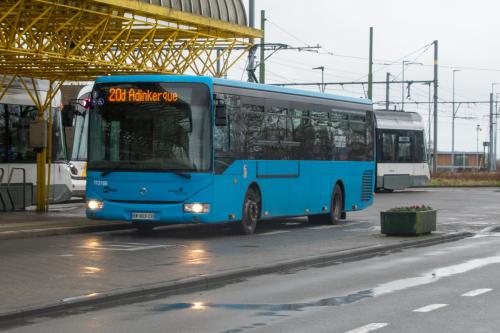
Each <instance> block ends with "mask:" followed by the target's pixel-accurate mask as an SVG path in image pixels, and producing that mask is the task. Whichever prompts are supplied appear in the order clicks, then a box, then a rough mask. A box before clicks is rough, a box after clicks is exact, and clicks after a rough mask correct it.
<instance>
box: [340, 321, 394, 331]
mask: <svg viewBox="0 0 500 333" xmlns="http://www.w3.org/2000/svg"><path fill="white" fill-rule="evenodd" d="M388 325H389V324H388V323H371V324H368V325H365V326H362V327H358V328H355V329H353V330H350V331H347V332H345V333H367V332H373V331H375V330H378V329H379V328H382V327H386V326H388Z"/></svg>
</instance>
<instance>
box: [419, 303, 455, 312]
mask: <svg viewBox="0 0 500 333" xmlns="http://www.w3.org/2000/svg"><path fill="white" fill-rule="evenodd" d="M445 306H448V304H431V305H427V306H424V307H422V308H419V309H416V310H413V312H431V311H434V310H437V309H440V308H444V307H445Z"/></svg>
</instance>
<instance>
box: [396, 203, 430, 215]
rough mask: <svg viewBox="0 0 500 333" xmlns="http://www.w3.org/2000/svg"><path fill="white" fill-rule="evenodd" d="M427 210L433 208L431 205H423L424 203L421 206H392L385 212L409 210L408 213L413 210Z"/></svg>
mask: <svg viewBox="0 0 500 333" xmlns="http://www.w3.org/2000/svg"><path fill="white" fill-rule="evenodd" d="M429 210H433V208H432V207H431V206H425V205H421V206H419V205H413V206H407V207H394V208H391V209H389V210H387V212H410V213H413V212H426V211H429Z"/></svg>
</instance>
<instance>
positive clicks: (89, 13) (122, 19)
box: [0, 0, 262, 212]
mask: <svg viewBox="0 0 500 333" xmlns="http://www.w3.org/2000/svg"><path fill="white" fill-rule="evenodd" d="M241 1H242V0H2V1H1V2H0V82H1V84H0V102H1V100H2V97H3V96H4V95H5V93H6V92H7V91H8V89H9V87H10V86H11V85H12V83H13V82H14V81H15V80H16V79H17V80H19V81H20V82H21V83H22V85H23V86H24V88H25V90H26V92H27V93H28V94H29V95H30V97H31V98H32V99H33V101H34V103H35V105H36V106H37V108H38V110H39V112H40V119H41V120H45V119H44V117H45V116H44V115H45V110H47V109H48V108H49V107H50V105H51V101H52V99H53V97H54V96H55V95H56V94H57V92H58V91H59V89H60V87H61V85H62V84H63V83H64V82H66V81H91V80H93V79H94V78H95V77H97V76H100V75H109V74H120V73H123V74H125V73H127V74H130V73H163V74H185V73H190V74H195V75H210V76H214V77H221V76H224V75H225V74H226V73H227V71H228V70H229V69H230V68H231V67H232V66H233V65H234V64H235V63H236V62H237V61H238V60H239V59H241V57H243V55H244V54H245V53H246V52H247V51H248V50H249V49H250V48H251V46H252V44H253V40H254V38H260V37H262V32H261V31H260V30H257V29H253V28H250V27H248V26H247V19H246V12H245V8H244V5H243V4H242V2H241ZM37 79H44V80H48V81H49V89H48V91H47V92H46V93H45V94H41V93H39V92H38V91H37V87H38V85H37V84H36V80H37ZM49 128H50V127H49ZM48 137H50V133H49V135H48ZM48 153H50V142H49V145H48V146H47V148H43V149H40V150H38V152H37V184H36V185H37V194H36V197H37V211H39V212H42V211H46V210H47V208H48V200H47V197H48V196H47V193H46V188H47V176H46V174H47V170H46V168H47V165H46V158H47V154H48ZM49 156H50V154H49ZM49 165H50V163H49Z"/></svg>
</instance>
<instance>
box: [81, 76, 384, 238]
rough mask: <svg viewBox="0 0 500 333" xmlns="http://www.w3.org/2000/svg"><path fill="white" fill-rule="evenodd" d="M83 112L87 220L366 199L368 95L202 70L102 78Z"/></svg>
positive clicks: (371, 133) (212, 217)
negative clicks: (246, 79) (253, 80)
mask: <svg viewBox="0 0 500 333" xmlns="http://www.w3.org/2000/svg"><path fill="white" fill-rule="evenodd" d="M91 105H92V106H91V109H90V110H89V112H90V113H89V115H90V117H89V146H88V148H89V150H88V168H87V189H86V197H87V216H88V217H89V218H92V219H112V220H128V221H131V222H132V223H134V224H135V225H136V226H137V228H139V229H144V230H149V229H151V228H153V227H154V226H157V225H160V224H163V223H226V222H234V225H235V226H239V228H240V230H241V231H242V233H244V234H252V233H253V232H254V231H255V228H256V225H257V221H259V220H266V219H271V218H277V217H289V216H307V217H308V218H309V221H311V222H325V223H337V222H338V221H339V220H340V219H341V218H345V213H346V212H349V211H355V210H361V209H363V208H366V207H368V206H369V205H371V204H372V201H373V190H374V178H375V159H374V148H375V144H374V139H375V127H374V115H373V111H372V110H373V107H372V103H371V102H370V101H369V100H364V99H355V98H348V97H340V96H334V95H327V94H319V93H314V92H309V91H299V90H292V89H286V88H280V87H275V86H267V85H260V84H251V83H243V82H236V81H228V80H222V79H213V78H209V77H192V76H167V75H136V76H107V77H101V78H98V79H97V80H96V82H95V85H94V89H93V91H92V101H91Z"/></svg>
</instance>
